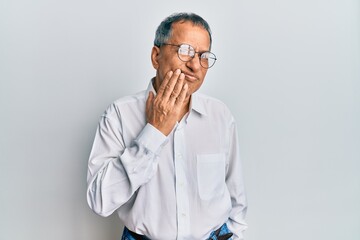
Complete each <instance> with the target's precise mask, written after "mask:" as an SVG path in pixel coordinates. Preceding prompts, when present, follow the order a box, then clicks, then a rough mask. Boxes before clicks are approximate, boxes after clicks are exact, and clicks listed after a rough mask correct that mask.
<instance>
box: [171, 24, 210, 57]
mask: <svg viewBox="0 0 360 240" xmlns="http://www.w3.org/2000/svg"><path fill="white" fill-rule="evenodd" d="M170 41H171V43H173V44H181V43H187V44H190V45H191V46H193V47H194V48H195V49H196V50H198V51H199V50H200V51H206V50H209V48H210V37H209V33H208V32H207V31H206V29H205V28H203V27H202V26H198V25H194V24H193V23H192V22H189V21H185V22H176V23H173V24H172V34H171V38H170Z"/></svg>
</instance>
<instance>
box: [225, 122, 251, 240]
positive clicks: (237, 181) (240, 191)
mask: <svg viewBox="0 0 360 240" xmlns="http://www.w3.org/2000/svg"><path fill="white" fill-rule="evenodd" d="M229 129H230V138H229V147H230V148H229V152H228V157H229V167H228V171H227V175H226V184H227V187H228V189H229V192H230V196H231V204H232V209H231V212H230V217H229V219H228V221H227V225H228V228H229V230H230V231H231V232H232V233H233V234H234V235H233V239H234V240H239V239H241V240H242V239H244V235H243V233H244V231H245V230H246V229H247V224H246V222H245V215H246V210H247V200H246V196H245V188H244V181H243V175H242V166H241V161H240V154H239V141H238V135H237V130H236V124H235V122H234V121H232V123H231V126H230V128H229Z"/></svg>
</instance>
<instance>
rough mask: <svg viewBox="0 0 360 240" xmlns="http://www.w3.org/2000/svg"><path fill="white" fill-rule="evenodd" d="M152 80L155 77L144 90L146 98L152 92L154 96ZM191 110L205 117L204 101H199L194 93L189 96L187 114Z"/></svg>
mask: <svg viewBox="0 0 360 240" xmlns="http://www.w3.org/2000/svg"><path fill="white" fill-rule="evenodd" d="M154 80H155V77H154V78H152V79H151V81H150V82H149V85H148V87H147V90H146V97H148V96H149V92H153V93H154V96H156V91H155V88H154V84H153V82H154ZM192 110H194V111H195V112H197V113H199V114H200V115H204V116H206V115H207V112H206V108H205V103H204V101H201V99H200V97H199V94H198V93H196V92H195V93H193V94H192V95H191V99H190V110H189V112H191V111H192Z"/></svg>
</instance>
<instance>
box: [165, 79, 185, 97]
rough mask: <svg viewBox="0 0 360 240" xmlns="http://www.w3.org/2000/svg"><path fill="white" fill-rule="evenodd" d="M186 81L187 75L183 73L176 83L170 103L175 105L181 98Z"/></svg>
mask: <svg viewBox="0 0 360 240" xmlns="http://www.w3.org/2000/svg"><path fill="white" fill-rule="evenodd" d="M184 81H185V74H184V73H181V74H180V76H179V78H178V80H177V81H176V84H175V86H174V89H173V91H172V93H171V94H170V97H169V102H171V103H174V102H175V101H176V99H177V98H178V97H179V95H180V93H181V91H182V89H183V86H184Z"/></svg>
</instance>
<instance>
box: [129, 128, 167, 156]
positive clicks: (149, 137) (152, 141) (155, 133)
mask: <svg viewBox="0 0 360 240" xmlns="http://www.w3.org/2000/svg"><path fill="white" fill-rule="evenodd" d="M166 140H167V137H166V136H165V135H164V134H163V133H162V132H160V131H159V130H158V129H157V128H155V127H154V126H153V125H151V124H150V123H147V124H146V125H145V127H144V129H143V130H142V131H141V132H140V134H139V136H138V137H137V138H136V141H137V142H138V143H139V144H140V145H142V146H144V147H145V148H146V149H147V150H149V151H151V152H153V153H157V152H158V151H159V148H160V147H161V146H162V145H163V144H165V143H166V142H167V141H166Z"/></svg>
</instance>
